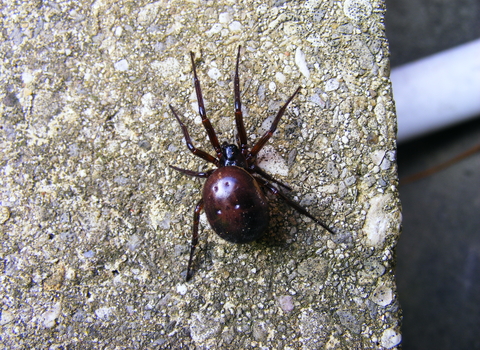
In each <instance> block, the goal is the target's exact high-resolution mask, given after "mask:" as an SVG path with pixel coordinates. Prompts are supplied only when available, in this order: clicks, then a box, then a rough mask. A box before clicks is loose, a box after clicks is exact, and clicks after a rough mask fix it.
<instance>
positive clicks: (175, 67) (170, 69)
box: [152, 57, 180, 78]
mask: <svg viewBox="0 0 480 350" xmlns="http://www.w3.org/2000/svg"><path fill="white" fill-rule="evenodd" d="M152 68H153V69H154V70H156V71H157V72H158V73H159V74H160V76H162V77H163V78H168V77H174V76H177V75H178V72H179V71H180V62H179V61H178V60H177V59H176V58H174V57H168V58H167V59H166V60H165V61H153V62H152Z"/></svg>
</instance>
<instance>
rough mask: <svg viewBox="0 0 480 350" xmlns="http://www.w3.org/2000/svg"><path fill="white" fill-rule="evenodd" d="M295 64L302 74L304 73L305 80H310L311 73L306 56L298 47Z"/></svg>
mask: <svg viewBox="0 0 480 350" xmlns="http://www.w3.org/2000/svg"><path fill="white" fill-rule="evenodd" d="M295 64H296V65H297V67H298V70H299V71H300V73H302V74H303V76H304V77H305V78H307V79H309V78H310V71H309V70H308V66H307V61H306V58H305V54H304V53H303V51H302V50H301V49H300V48H299V47H297V50H296V51H295Z"/></svg>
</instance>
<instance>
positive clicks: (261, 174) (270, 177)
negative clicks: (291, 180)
mask: <svg viewBox="0 0 480 350" xmlns="http://www.w3.org/2000/svg"><path fill="white" fill-rule="evenodd" d="M250 169H252V170H253V171H254V172H255V173H257V174H258V175H260V176H261V177H264V178H265V179H267V180H268V181H271V182H275V183H276V184H278V185H280V186H282V187H284V188H286V189H287V190H289V191H291V190H292V188H291V187H290V186H288V185H287V184H284V183H283V182H281V181H279V180H277V179H275V178H274V177H273V176H272V175H270V174H268V173H266V172H265V171H263V170H262V169H261V168H260V167H258V166H257V165H255V164H254V165H251V166H250Z"/></svg>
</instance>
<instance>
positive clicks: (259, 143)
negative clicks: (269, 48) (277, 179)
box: [247, 86, 301, 160]
mask: <svg viewBox="0 0 480 350" xmlns="http://www.w3.org/2000/svg"><path fill="white" fill-rule="evenodd" d="M300 88H301V87H300V86H299V87H298V88H297V90H295V92H294V93H293V95H292V96H290V98H289V99H288V100H287V102H285V104H284V105H283V106H282V108H280V110H279V111H278V113H277V116H276V117H275V119H274V120H273V123H272V126H270V129H269V130H267V131H266V132H265V134H263V136H262V137H261V139H260V140H258V141H257V143H256V144H255V146H253V147H252V150H251V151H250V154H248V155H247V160H249V159H255V156H256V155H257V154H258V152H260V150H261V149H262V148H263V146H265V144H266V143H267V142H268V140H270V137H272V135H273V133H274V132H275V130H277V125H278V122H279V121H280V118H282V116H283V115H284V114H285V110H286V109H287V107H288V105H289V103H290V102H291V101H292V100H293V98H294V97H295V96H296V95H297V94H298V92H299V91H300Z"/></svg>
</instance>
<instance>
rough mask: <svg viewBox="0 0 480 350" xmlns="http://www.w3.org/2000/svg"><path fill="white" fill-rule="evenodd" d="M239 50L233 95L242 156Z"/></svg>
mask: <svg viewBox="0 0 480 350" xmlns="http://www.w3.org/2000/svg"><path fill="white" fill-rule="evenodd" d="M240 48H241V46H238V53H237V64H236V66H235V78H234V83H233V86H234V94H235V124H236V125H237V132H238V137H239V147H240V149H241V151H242V154H243V156H247V154H248V146H247V133H246V132H245V125H244V124H243V114H242V102H241V100H240V78H239V77H238V63H239V62H240Z"/></svg>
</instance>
